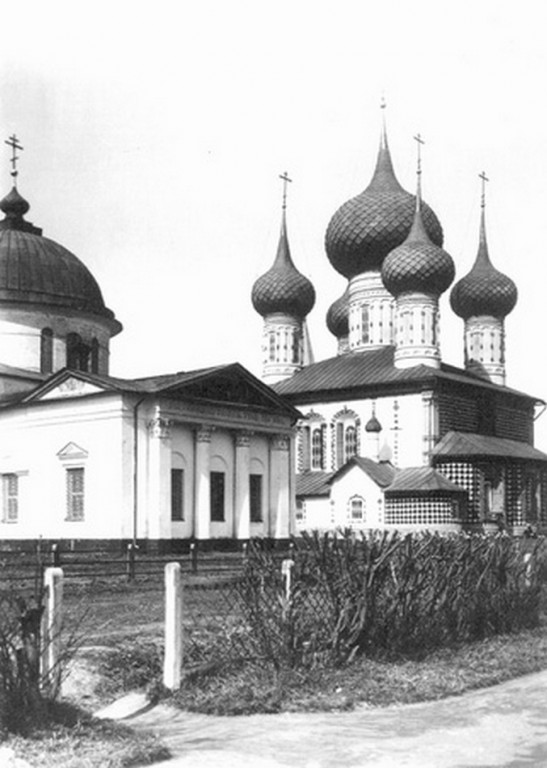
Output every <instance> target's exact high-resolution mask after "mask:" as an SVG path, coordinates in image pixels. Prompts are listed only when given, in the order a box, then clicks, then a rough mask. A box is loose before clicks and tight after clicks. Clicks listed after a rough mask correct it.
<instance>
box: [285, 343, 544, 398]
mask: <svg viewBox="0 0 547 768" xmlns="http://www.w3.org/2000/svg"><path fill="white" fill-rule="evenodd" d="M393 356H394V347H388V346H386V347H381V348H379V349H370V350H364V351H361V352H348V353H346V354H344V355H337V356H336V357H331V358H328V359H327V360H321V361H320V362H318V363H314V364H313V365H308V366H306V367H305V368H303V369H302V370H301V371H298V372H297V373H295V374H294V375H293V376H291V377H290V378H289V379H285V380H284V381H280V382H278V383H277V384H275V385H274V387H273V388H274V389H275V391H276V392H277V393H278V394H280V395H282V396H284V397H287V398H288V399H289V400H290V401H291V402H294V403H302V402H312V401H313V400H317V398H318V397H320V396H321V397H325V398H330V399H333V398H334V397H342V396H344V397H351V396H352V395H353V396H354V397H362V396H363V394H364V393H365V391H366V390H370V391H378V390H379V389H380V388H381V389H382V391H387V390H388V389H389V390H390V391H408V390H409V389H414V390H419V389H420V388H421V387H422V386H431V385H433V384H434V383H435V382H437V381H447V382H451V383H454V384H464V385H467V386H474V387H480V388H481V389H488V390H491V391H497V392H499V391H501V392H505V393H508V394H513V395H517V396H518V397H525V398H526V399H528V400H531V401H533V402H542V401H541V400H540V399H539V398H535V397H532V396H531V395H526V394H524V393H522V392H518V391H517V390H513V389H509V388H508V387H502V386H500V385H499V384H493V383H492V382H490V381H487V380H486V379H483V378H481V377H480V376H477V375H476V374H473V373H469V372H467V371H464V370H462V369H461V368H456V367H455V366H452V365H447V364H446V363H442V364H441V367H440V368H432V367H430V366H426V365H417V366H415V367H413V368H396V367H395V365H394V364H393Z"/></svg>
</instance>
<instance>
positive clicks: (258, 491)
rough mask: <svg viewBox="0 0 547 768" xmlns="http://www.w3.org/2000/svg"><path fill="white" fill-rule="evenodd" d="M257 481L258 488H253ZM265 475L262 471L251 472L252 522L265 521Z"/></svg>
mask: <svg viewBox="0 0 547 768" xmlns="http://www.w3.org/2000/svg"><path fill="white" fill-rule="evenodd" d="M255 483H257V484H258V488H253V484H255ZM263 493H264V475H263V474H262V473H261V472H251V473H250V474H249V520H250V522H251V523H263V522H264V501H263V499H264V496H263Z"/></svg>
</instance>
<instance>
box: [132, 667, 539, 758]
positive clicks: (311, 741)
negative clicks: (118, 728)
mask: <svg viewBox="0 0 547 768" xmlns="http://www.w3.org/2000/svg"><path fill="white" fill-rule="evenodd" d="M126 722H127V723H128V724H130V725H132V726H133V727H136V728H148V729H151V730H153V731H154V732H155V733H156V734H157V735H158V736H160V737H161V739H162V741H163V742H164V743H165V744H166V745H167V746H168V747H169V748H170V749H171V751H172V753H173V755H174V756H175V757H174V758H173V760H171V761H168V762H167V763H162V764H161V765H162V766H165V768H218V766H222V767H223V768H232V766H233V768H236V767H237V768H286V767H287V766H291V768H365V767H366V768H478V767H479V766H480V767H483V768H524V766H537V768H544V767H545V766H547V671H545V672H541V673H539V674H534V675H527V676H526V677H523V678H519V679H517V680H512V681H510V682H507V683H504V684H503V685H499V686H496V687H493V688H488V689H483V690H480V691H475V692H472V693H468V694H465V695H463V696H461V697H458V698H451V699H445V700H443V701H438V702H428V703H425V704H414V705H409V706H404V707H387V708H385V709H372V708H361V709H359V710H356V711H354V712H344V713H339V714H332V713H325V714H323V713H318V714H283V715H253V716H250V717H237V718H235V717H227V718H220V717H211V716H207V715H196V714H190V713H185V712H180V711H177V710H174V709H170V708H168V707H165V706H163V705H162V706H158V707H156V708H155V709H153V710H152V711H150V712H147V713H143V714H142V715H139V716H137V717H134V718H132V719H129V720H127V721H126Z"/></svg>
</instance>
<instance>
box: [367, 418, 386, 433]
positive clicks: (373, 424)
mask: <svg viewBox="0 0 547 768" xmlns="http://www.w3.org/2000/svg"><path fill="white" fill-rule="evenodd" d="M381 431H382V425H381V424H380V422H379V421H378V419H377V418H376V414H374V413H373V414H372V416H371V417H370V419H369V420H368V421H367V423H366V424H365V432H381Z"/></svg>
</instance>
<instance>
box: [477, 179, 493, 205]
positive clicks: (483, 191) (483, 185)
mask: <svg viewBox="0 0 547 768" xmlns="http://www.w3.org/2000/svg"><path fill="white" fill-rule="evenodd" d="M479 179H480V180H481V208H484V206H485V201H486V182H487V181H490V179H489V178H488V176H487V175H486V174H485V172H484V171H483V172H482V173H479Z"/></svg>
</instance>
